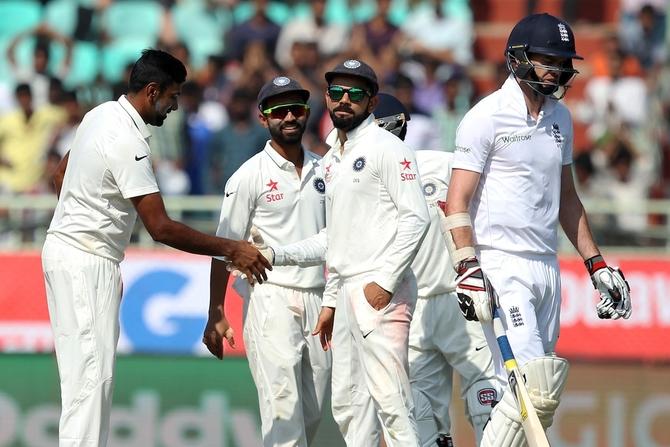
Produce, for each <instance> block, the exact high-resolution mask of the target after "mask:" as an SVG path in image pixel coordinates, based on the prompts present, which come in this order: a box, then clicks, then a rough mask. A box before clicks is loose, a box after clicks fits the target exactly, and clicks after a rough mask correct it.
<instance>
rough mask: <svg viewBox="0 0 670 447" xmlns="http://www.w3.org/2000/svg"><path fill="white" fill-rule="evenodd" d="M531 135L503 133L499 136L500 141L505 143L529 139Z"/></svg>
mask: <svg viewBox="0 0 670 447" xmlns="http://www.w3.org/2000/svg"><path fill="white" fill-rule="evenodd" d="M530 138H531V135H504V136H502V137H500V141H502V142H503V143H505V144H511V143H518V142H519V141H528V140H530Z"/></svg>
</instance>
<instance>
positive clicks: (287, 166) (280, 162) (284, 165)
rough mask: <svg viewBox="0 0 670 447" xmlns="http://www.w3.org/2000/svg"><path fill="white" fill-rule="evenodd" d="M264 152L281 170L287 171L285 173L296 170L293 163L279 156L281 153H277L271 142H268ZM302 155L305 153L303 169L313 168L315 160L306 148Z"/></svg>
mask: <svg viewBox="0 0 670 447" xmlns="http://www.w3.org/2000/svg"><path fill="white" fill-rule="evenodd" d="M263 151H264V152H265V153H266V154H268V156H269V157H270V159H271V160H272V161H273V162H274V163H275V164H276V165H277V166H278V167H279V168H280V169H283V170H285V171H288V170H291V169H294V168H295V166H294V165H293V163H292V162H290V161H288V160H287V159H285V158H284V157H282V156H281V155H279V152H277V151H276V150H275V148H273V147H272V145H271V144H270V140H268V141H267V142H266V143H265V147H264V148H263ZM302 153H303V162H302V168H303V169H305V167H306V166H309V167H311V166H312V165H313V162H314V160H313V158H312V157H310V156H309V155H308V154H307V151H305V148H303V149H302Z"/></svg>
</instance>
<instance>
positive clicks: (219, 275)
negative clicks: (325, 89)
mask: <svg viewBox="0 0 670 447" xmlns="http://www.w3.org/2000/svg"><path fill="white" fill-rule="evenodd" d="M308 98H309V92H308V91H307V90H305V89H303V88H302V87H301V86H300V84H299V83H298V82H297V81H295V80H293V79H289V78H287V77H285V76H278V77H276V78H274V79H273V80H271V81H270V82H268V83H267V84H265V85H264V86H263V88H262V89H261V90H260V92H259V95H258V108H259V119H260V121H261V123H262V124H263V125H264V126H265V127H266V128H267V129H268V131H269V133H270V137H271V139H270V140H269V141H268V142H267V143H266V145H265V148H264V149H263V151H261V152H260V153H258V154H256V155H255V156H253V157H252V158H251V159H249V160H248V161H247V162H245V163H244V164H243V165H242V166H241V167H240V168H239V169H238V170H237V171H236V172H235V173H234V174H233V175H232V177H231V178H230V180H229V181H228V182H227V183H226V186H225V197H224V199H223V205H222V207H221V217H220V220H219V227H218V230H217V235H218V236H220V237H228V238H240V239H244V238H249V236H250V234H251V232H252V227H255V228H254V231H255V229H256V228H257V229H258V231H260V234H259V235H255V237H256V238H259V237H262V238H263V239H264V240H265V241H267V242H268V243H270V244H274V245H278V244H289V243H292V242H296V241H299V240H302V239H305V238H306V237H308V236H311V235H313V234H315V233H318V232H319V231H320V230H321V229H322V228H324V226H325V219H326V216H325V182H324V178H323V170H322V163H321V159H320V157H319V156H317V155H316V154H313V153H311V152H309V151H307V150H305V149H303V147H302V143H301V141H302V135H303V133H304V131H305V125H306V122H307V118H308V117H309V106H308V105H307V100H308ZM228 279H229V273H228V271H227V269H226V263H225V262H224V260H222V259H213V260H212V269H211V278H210V311H209V320H208V322H207V327H206V328H205V333H204V338H203V342H204V343H205V344H206V345H207V347H208V349H209V350H210V352H212V354H214V355H215V356H217V357H219V358H221V357H222V353H223V345H222V341H223V339H224V338H226V339H227V340H228V342H229V343H231V344H234V338H233V336H234V334H233V333H232V329H230V325H229V324H228V321H227V320H226V317H225V314H224V312H223V301H224V300H225V292H226V286H227V283H228ZM324 285H325V276H324V265H323V262H322V263H320V265H319V264H317V265H314V266H312V267H308V268H299V267H277V268H275V269H274V270H273V271H272V272H271V273H270V274H269V275H268V279H267V281H266V282H265V283H264V284H257V285H255V286H254V287H253V288H252V290H251V294H250V295H251V296H250V297H248V298H247V300H245V310H244V314H245V316H244V342H245V346H246V351H247V358H248V360H249V367H250V369H251V373H252V376H253V379H254V383H255V384H256V388H257V390H258V403H259V407H260V412H261V429H262V433H263V445H264V446H265V447H271V446H276V447H279V446H285V447H289V446H291V447H293V446H300V447H306V446H308V445H310V444H311V442H312V440H313V439H314V436H315V435H316V430H317V427H318V425H319V422H320V421H321V414H322V409H323V402H324V398H325V396H326V393H327V391H328V389H329V384H330V368H331V355H330V352H327V351H324V350H323V349H322V348H321V345H320V343H319V339H318V338H317V337H313V336H312V335H311V334H312V330H313V328H314V327H315V326H316V323H317V319H318V316H319V312H320V310H321V301H322V296H323V290H324Z"/></svg>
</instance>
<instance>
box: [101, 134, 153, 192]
mask: <svg viewBox="0 0 670 447" xmlns="http://www.w3.org/2000/svg"><path fill="white" fill-rule="evenodd" d="M112 148H113V150H111V151H109V152H106V153H105V157H106V158H107V169H109V170H110V171H111V172H112V175H113V176H114V180H115V181H116V185H117V186H118V188H119V191H121V194H122V195H123V198H124V199H130V198H132V197H138V196H143V195H146V194H151V193H154V192H158V182H157V181H156V175H155V174H154V170H153V167H152V165H151V154H150V153H149V146H148V145H147V144H144V143H143V142H142V141H141V140H140V139H139V138H136V137H133V136H131V135H123V136H121V137H119V138H118V139H117V140H116V142H115V143H114V144H113V145H112Z"/></svg>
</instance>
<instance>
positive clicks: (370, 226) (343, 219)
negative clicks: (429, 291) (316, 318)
mask: <svg viewBox="0 0 670 447" xmlns="http://www.w3.org/2000/svg"><path fill="white" fill-rule="evenodd" d="M326 142H327V143H328V144H329V146H330V147H331V149H330V151H329V152H328V153H327V154H326V156H325V157H324V159H323V166H324V176H325V181H326V219H327V222H328V231H327V246H328V251H327V255H326V257H327V265H328V273H329V275H331V276H330V277H329V282H331V281H335V280H337V278H341V279H347V278H351V277H354V276H357V275H361V274H368V273H370V274H372V281H374V282H376V283H377V284H378V285H379V286H381V287H382V288H384V289H386V290H388V291H390V292H393V291H394V290H395V288H396V286H397V285H398V283H399V282H400V281H401V279H402V278H403V276H404V274H405V273H406V272H407V270H408V269H409V267H410V264H411V262H412V260H413V259H414V256H415V254H416V250H417V249H418V245H419V242H420V241H421V239H422V237H423V236H424V234H425V232H426V229H427V226H428V222H429V217H428V209H427V207H426V202H425V200H424V199H423V193H422V191H421V183H420V178H419V173H418V171H417V167H416V159H415V157H414V152H413V151H412V150H411V149H410V148H409V147H408V146H406V145H405V144H404V143H403V142H402V141H401V140H400V139H399V138H397V137H396V136H395V135H393V134H391V133H390V132H387V131H386V130H383V129H381V128H379V127H378V126H377V125H376V124H375V122H374V116H372V115H370V116H369V117H368V118H367V119H366V120H365V121H364V122H363V123H362V124H360V125H359V126H358V127H357V128H355V129H354V130H352V131H350V132H348V133H347V141H345V142H344V145H342V144H341V143H340V141H339V138H338V135H337V131H336V130H334V131H333V132H331V134H330V135H329V136H328V138H327V139H326ZM342 148H343V151H341V149H342ZM329 290H334V289H331V288H327V293H328V291H329ZM329 298H332V297H329ZM326 302H330V301H329V300H327V299H326V297H325V296H324V305H326V304H325V303H326Z"/></svg>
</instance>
